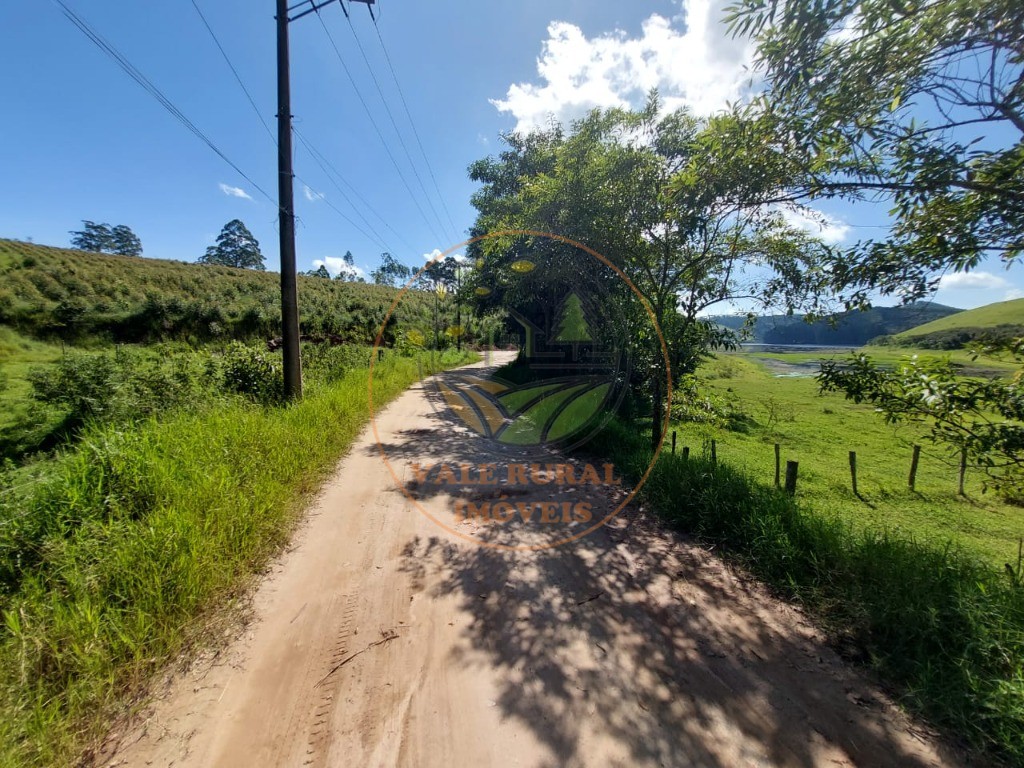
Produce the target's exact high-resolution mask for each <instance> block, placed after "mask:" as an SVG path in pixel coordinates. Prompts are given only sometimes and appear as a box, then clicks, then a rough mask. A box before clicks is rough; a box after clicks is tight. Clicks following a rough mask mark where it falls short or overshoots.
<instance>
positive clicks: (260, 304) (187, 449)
mask: <svg viewBox="0 0 1024 768" xmlns="http://www.w3.org/2000/svg"><path fill="white" fill-rule="evenodd" d="M0 272H2V273H3V276H4V284H3V287H2V288H0V363H2V376H0V403H2V406H3V407H2V408H0V460H2V465H0V617H2V623H0V765H55V764H70V763H74V762H76V761H77V760H78V759H79V757H80V756H81V754H82V751H83V749H85V750H87V749H89V748H92V747H94V746H95V745H96V743H97V740H98V739H100V738H101V737H102V736H103V733H104V730H105V729H106V728H107V727H109V724H110V722H111V720H112V719H113V718H115V717H117V716H118V715H120V714H123V713H124V712H125V711H126V708H128V707H130V705H131V702H133V701H134V700H136V697H137V696H138V695H139V694H140V693H142V692H144V690H145V686H146V685H147V683H148V681H149V680H150V679H151V677H152V675H153V674H154V673H156V672H157V671H159V670H160V669H161V668H162V667H163V666H164V665H166V664H167V662H168V661H169V660H171V659H173V658H175V657H177V656H178V655H180V654H182V653H183V652H184V653H185V654H186V655H187V654H188V653H191V652H194V651H196V650H198V649H200V648H202V647H204V646H206V645H208V644H209V643H210V642H211V641H212V640H213V639H214V637H216V635H215V631H216V632H221V631H223V629H224V626H226V625H225V624H224V622H225V621H230V619H231V617H236V616H237V611H238V610H239V609H240V604H241V601H242V598H243V596H244V594H245V590H246V588H247V587H248V585H249V584H250V582H251V580H252V578H253V577H254V576H255V575H256V574H258V573H259V572H260V570H261V569H262V568H263V567H264V566H265V564H266V563H267V561H268V559H269V558H270V557H272V556H273V554H274V553H275V552H277V551H278V550H279V549H280V547H281V546H282V545H283V544H284V543H285V542H286V541H287V540H288V537H289V535H290V533H291V531H292V529H293V527H294V525H295V524H296V522H297V521H298V520H299V518H300V515H301V511H302V508H303V505H304V504H305V503H306V501H307V500H308V498H309V495H310V494H311V493H312V492H314V491H315V490H316V488H317V487H318V485H319V483H320V481H321V480H322V479H323V477H324V476H325V475H326V473H327V472H329V471H330V469H331V468H332V467H333V466H334V464H335V463H336V462H337V460H338V459H339V457H340V456H341V455H342V454H343V453H344V452H345V450H346V449H347V448H348V447H349V446H350V445H351V443H352V440H353V439H354V438H355V437H356V435H357V434H358V432H359V431H360V429H361V428H362V426H363V424H364V423H365V421H366V419H367V418H368V415H369V404H368V376H369V364H370V358H371V354H372V350H371V348H370V346H369V344H370V343H371V342H372V341H373V339H374V337H375V336H376V334H377V331H378V330H379V329H380V327H381V324H382V323H383V321H384V317H385V313H386V312H387V310H388V308H389V307H390V305H391V303H392V302H393V301H394V299H395V297H396V296H397V295H398V292H397V290H396V289H395V288H394V287H391V286H389V285H367V284H358V283H352V282H347V281H344V280H330V279H323V278H320V277H315V278H314V277H303V278H301V280H302V285H301V288H300V295H301V297H302V305H301V308H302V322H303V327H302V330H303V333H304V338H306V339H307V341H305V342H304V343H303V364H304V369H303V371H304V378H305V381H306V391H307V394H306V397H305V398H304V399H303V400H302V401H301V402H299V403H296V404H291V405H284V404H282V376H281V353H280V351H273V347H274V344H273V343H270V344H268V340H271V339H272V337H273V336H274V335H275V334H276V333H277V331H278V328H279V323H280V321H279V310H278V302H279V288H278V286H277V276H276V275H272V274H266V273H263V272H259V271H255V270H252V269H233V268H229V267H224V266H218V265H215V264H200V265H194V264H184V263H176V262H167V261H159V260H151V259H140V258H132V257H125V256H119V255H100V254H93V253H85V252H81V251H69V250H63V249H56V248H47V247H43V246H35V245H28V244H24V243H16V242H13V241H0ZM450 305H451V302H447V303H446V304H443V305H442V304H440V302H439V301H438V299H437V298H436V297H435V296H433V295H432V294H425V292H424V291H411V292H410V293H409V294H408V295H407V297H406V298H405V300H403V301H402V302H401V304H400V305H399V307H398V310H397V311H396V313H395V316H394V317H393V318H392V320H391V322H389V323H388V325H387V328H386V329H385V333H384V338H383V341H384V349H383V350H382V351H381V352H380V357H379V359H378V362H377V363H376V364H375V367H374V374H373V375H374V387H373V391H374V402H375V405H376V406H378V407H379V406H380V405H382V404H384V403H386V402H387V401H388V400H390V399H391V398H393V397H394V396H396V395H397V394H399V393H400V392H402V391H403V390H404V389H405V388H406V387H407V386H408V385H409V384H411V383H412V382H413V381H415V380H416V379H417V378H419V377H420V376H421V375H426V374H428V373H430V372H432V371H433V370H437V369H441V368H449V367H452V366H456V365H460V364H464V363H466V362H469V361H471V360H473V359H475V355H474V354H473V353H471V352H468V351H465V352H463V351H457V350H456V349H455V347H456V345H457V341H458V340H459V338H461V339H462V340H464V341H466V342H467V346H468V343H469V342H470V341H475V338H476V337H475V336H472V335H470V334H469V333H466V332H461V333H459V334H458V335H455V334H452V333H450V332H448V329H450V328H451V327H452V325H453V323H454V322H455V309H454V307H452V306H450ZM479 327H480V324H479V322H478V323H477V325H476V326H474V328H473V330H475V331H477V332H478V331H479ZM435 329H437V330H438V332H433V331H434V330H435ZM410 339H412V341H410ZM125 342H130V343H125ZM425 347H436V349H431V351H430V352H429V353H428V352H425V351H424V348H425Z"/></svg>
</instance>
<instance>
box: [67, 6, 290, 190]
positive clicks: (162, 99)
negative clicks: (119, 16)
mask: <svg viewBox="0 0 1024 768" xmlns="http://www.w3.org/2000/svg"><path fill="white" fill-rule="evenodd" d="M53 1H54V2H55V3H56V4H57V5H58V6H60V8H61V10H62V11H63V12H64V15H65V16H66V17H67V18H68V20H69V21H70V22H71V23H72V24H74V25H75V26H76V27H78V29H79V30H80V31H81V32H82V33H83V34H84V35H85V36H86V37H87V38H89V40H90V41H91V42H92V43H93V44H94V45H95V46H96V47H98V48H99V49H100V50H101V51H103V52H104V53H105V54H107V56H109V57H110V58H111V59H113V60H114V62H115V63H116V64H117V65H118V66H119V67H120V68H121V69H122V70H123V71H124V73H125V74H127V75H128V76H129V77H130V78H132V80H134V81H135V82H136V83H138V84H139V85H140V86H142V88H143V89H144V90H145V91H146V92H147V93H148V94H149V95H150V96H152V97H153V98H154V99H156V100H157V101H158V102H159V103H160V105H161V106H162V107H163V108H164V109H166V110H167V111H168V112H169V113H170V114H171V115H172V116H173V117H174V118H175V119H176V120H178V121H179V122H180V123H181V124H182V125H184V126H185V127H186V128H187V129H188V130H189V131H191V132H192V133H193V134H194V135H195V136H196V138H198V139H199V140H200V141H202V142H203V143H204V144H206V146H208V147H209V148H210V149H212V150H213V151H214V152H215V153H216V154H217V156H218V157H220V159H221V160H223V161H224V162H225V163H227V164H228V165H229V166H231V168H233V169H234V170H235V172H236V173H237V174H238V175H239V176H241V177H242V178H243V179H245V180H246V181H247V182H249V183H250V184H251V185H252V186H253V187H254V188H255V189H256V190H257V191H258V192H259V193H260V194H261V195H263V196H264V197H265V198H267V200H269V201H270V202H271V203H273V205H274V207H275V208H278V209H280V206H279V205H278V203H277V201H276V200H275V199H274V198H273V197H271V196H270V195H269V194H267V192H266V190H264V189H263V187H261V186H260V185H259V184H257V183H256V182H255V181H253V180H252V178H250V177H249V176H248V175H247V174H246V173H245V172H244V171H243V170H242V169H241V168H239V167H238V166H237V165H236V164H235V163H234V162H233V161H232V160H231V159H230V158H229V157H228V156H227V155H226V154H224V152H223V151H221V149H220V147H218V146H217V145H216V144H214V142H213V140H212V139H210V137H209V136H207V135H206V134H205V133H203V132H202V131H201V130H200V129H199V128H198V127H196V125H195V123H193V122H192V121H191V120H189V119H188V118H187V117H186V116H185V114H184V113H183V112H182V111H181V110H180V109H178V108H177V107H176V106H175V105H174V103H173V102H172V101H171V100H170V99H169V98H167V96H165V95H164V94H163V92H162V91H161V90H160V89H159V88H157V87H156V86H155V85H153V83H152V82H150V80H149V79H148V78H147V77H146V76H145V75H143V74H142V72H140V71H139V70H138V69H137V68H136V67H135V66H134V65H133V64H132V63H131V62H130V61H128V59H127V58H126V57H125V56H124V54H122V53H121V52H120V51H119V50H117V48H115V47H114V46H113V45H111V44H110V43H108V42H107V41H106V40H105V39H104V38H103V37H102V36H101V35H100V34H99V33H98V32H96V31H95V30H94V29H93V28H92V27H90V26H89V25H88V24H87V23H86V22H85V20H84V19H82V18H81V17H80V16H79V15H78V14H77V13H75V12H74V11H73V10H71V9H70V8H69V7H68V6H67V5H66V4H65V3H64V1H63V0H53Z"/></svg>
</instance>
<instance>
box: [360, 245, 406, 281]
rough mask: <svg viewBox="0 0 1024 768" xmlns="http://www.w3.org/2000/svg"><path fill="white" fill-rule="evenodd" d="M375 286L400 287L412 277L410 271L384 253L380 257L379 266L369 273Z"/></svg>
mask: <svg viewBox="0 0 1024 768" xmlns="http://www.w3.org/2000/svg"><path fill="white" fill-rule="evenodd" d="M370 277H371V278H372V279H373V282H375V283H377V285H392V286H393V285H402V284H403V283H404V282H405V281H406V280H408V279H409V278H410V277H412V270H411V269H409V268H408V267H407V266H405V264H403V263H402V262H400V261H399V260H398V259H396V258H395V257H394V256H392V255H391V254H390V253H388V252H387V251H385V252H384V253H382V254H381V255H380V266H379V267H377V269H375V270H373V272H371V273H370Z"/></svg>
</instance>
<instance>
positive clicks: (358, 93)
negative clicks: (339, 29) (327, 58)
mask: <svg viewBox="0 0 1024 768" xmlns="http://www.w3.org/2000/svg"><path fill="white" fill-rule="evenodd" d="M316 17H317V19H318V20H319V21H320V26H321V27H323V30H324V32H325V33H326V34H327V39H328V40H329V41H330V43H331V47H332V48H333V49H334V55H335V56H336V57H337V59H338V62H339V63H340V64H341V68H342V69H343V70H344V71H345V75H346V76H347V77H348V79H349V82H350V83H351V84H352V88H353V89H354V90H355V92H356V96H357V97H358V98H359V103H360V104H362V105H363V110H364V111H365V112H366V116H367V117H368V118H369V119H370V124H371V125H372V126H373V128H374V130H375V131H376V133H377V137H378V138H379V139H380V141H381V144H383V146H384V151H385V152H386V153H387V156H388V159H389V160H391V164H392V165H393V166H394V167H395V171H396V172H397V173H398V177H399V178H400V179H401V180H402V184H403V185H404V186H405V190H406V191H407V192H408V193H409V197H411V198H412V201H413V204H415V206H416V210H418V211H419V213H420V216H422V217H423V221H424V222H425V223H426V225H427V226H428V227H429V228H430V231H431V234H432V235H433V236H434V237H435V238H437V240H438V241H441V240H443V239H444V238H442V237H439V236H438V234H437V230H435V229H434V225H433V223H432V222H431V221H430V219H429V218H428V217H427V214H426V212H425V211H424V210H423V206H422V205H420V201H419V199H418V197H417V196H416V193H414V192H413V191H412V187H411V186H410V185H409V180H408V179H407V178H406V177H405V174H404V173H402V169H401V167H400V166H399V165H398V161H397V160H396V159H395V156H394V154H393V153H392V152H391V147H389V146H388V142H387V140H386V139H385V138H384V134H383V133H382V132H381V130H380V126H379V125H378V124H377V121H376V119H375V118H374V117H373V113H372V112H371V111H370V107H369V105H368V104H367V103H366V99H365V98H363V94H362V92H361V91H360V90H359V86H358V85H356V81H355V78H354V77H352V73H351V72H350V71H349V68H348V65H347V64H345V57H344V56H342V55H341V49H340V48H338V44H337V42H335V40H334V35H332V34H331V30H330V29H328V28H327V25H326V24H325V23H324V20H323V18H322V17H321V16H320V14H319V12H318V13H317V14H316Z"/></svg>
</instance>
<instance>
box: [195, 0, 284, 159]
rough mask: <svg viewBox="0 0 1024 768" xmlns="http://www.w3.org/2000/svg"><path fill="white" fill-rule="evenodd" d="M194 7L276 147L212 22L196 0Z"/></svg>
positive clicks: (267, 126)
mask: <svg viewBox="0 0 1024 768" xmlns="http://www.w3.org/2000/svg"><path fill="white" fill-rule="evenodd" d="M192 7H193V8H195V9H196V13H198V14H199V18H200V19H202V21H203V26H205V27H206V31H207V32H209V33H210V37H212V38H213V42H214V44H215V45H216V46H217V49H218V50H219V51H220V55H221V56H223V57H224V62H225V63H226V64H227V65H228V69H230V70H231V74H233V75H234V76H235V81H236V82H237V83H238V87H239V88H241V89H242V93H244V94H245V98H247V99H248V100H249V104H250V105H251V106H252V111H253V112H255V113H256V117H258V118H259V119H260V122H261V123H262V124H263V128H264V129H265V130H266V132H267V135H268V136H270V140H271V141H272V142H274V146H275V147H276V146H277V137H275V136H274V132H273V131H272V130H270V126H269V125H267V121H266V120H265V119H264V118H263V113H262V112H260V108H259V107H257V106H256V100H255V99H253V97H252V94H251V93H249V89H248V88H246V87H245V83H244V82H243V81H242V76H241V75H239V74H238V70H237V69H235V65H234V64H232V63H231V58H230V57H229V56H228V54H227V51H225V50H224V46H223V45H221V44H220V40H218V39H217V33H216V32H214V31H213V27H211V26H210V22H208V21H207V20H206V16H204V15H203V11H202V9H201V8H200V7H199V3H197V2H196V0H192Z"/></svg>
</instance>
